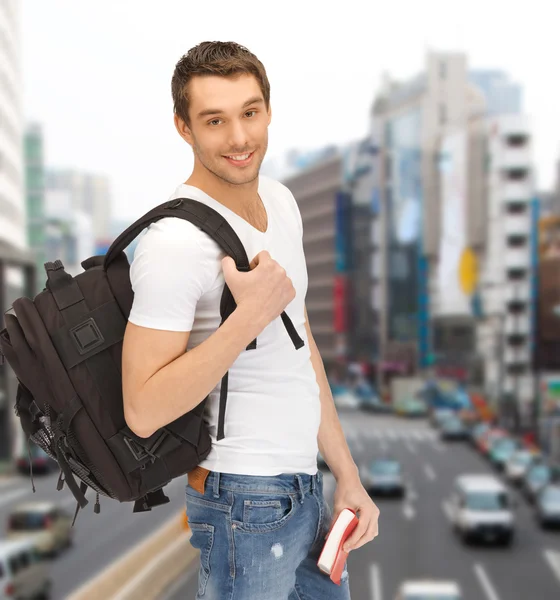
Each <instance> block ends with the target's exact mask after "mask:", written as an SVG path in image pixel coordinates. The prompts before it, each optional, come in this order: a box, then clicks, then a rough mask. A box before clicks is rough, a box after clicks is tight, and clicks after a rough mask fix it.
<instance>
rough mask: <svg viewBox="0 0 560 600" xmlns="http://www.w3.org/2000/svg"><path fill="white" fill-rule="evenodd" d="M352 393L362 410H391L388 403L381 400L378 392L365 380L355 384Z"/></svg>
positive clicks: (381, 411)
mask: <svg viewBox="0 0 560 600" xmlns="http://www.w3.org/2000/svg"><path fill="white" fill-rule="evenodd" d="M354 393H355V394H356V396H357V398H358V401H359V403H360V408H361V409H362V410H366V411H371V412H376V413H388V412H392V410H393V409H392V407H391V405H390V404H387V403H386V402H383V401H382V400H381V398H380V397H379V394H378V393H377V392H376V391H375V390H374V389H373V387H372V386H371V385H370V384H369V383H367V382H361V383H360V384H358V385H356V387H355V388H354Z"/></svg>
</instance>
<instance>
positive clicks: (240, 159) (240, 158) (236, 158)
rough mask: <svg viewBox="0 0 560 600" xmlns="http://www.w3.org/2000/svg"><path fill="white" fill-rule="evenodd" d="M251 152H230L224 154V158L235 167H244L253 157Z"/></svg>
mask: <svg viewBox="0 0 560 600" xmlns="http://www.w3.org/2000/svg"><path fill="white" fill-rule="evenodd" d="M253 154H254V151H253V152H246V153H245V154H230V155H226V156H224V158H225V159H226V160H227V161H228V162H229V163H230V164H232V165H235V166H236V167H244V166H246V165H248V164H249V163H250V162H251V160H252V159H253Z"/></svg>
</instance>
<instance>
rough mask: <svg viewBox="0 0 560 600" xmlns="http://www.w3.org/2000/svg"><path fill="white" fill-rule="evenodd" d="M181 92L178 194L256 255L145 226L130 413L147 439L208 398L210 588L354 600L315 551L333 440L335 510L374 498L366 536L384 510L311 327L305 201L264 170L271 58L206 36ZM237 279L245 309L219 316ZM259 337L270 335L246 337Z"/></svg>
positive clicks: (198, 540) (200, 541) (194, 486)
mask: <svg viewBox="0 0 560 600" xmlns="http://www.w3.org/2000/svg"><path fill="white" fill-rule="evenodd" d="M172 95H173V102H174V114H175V116H174V119H175V126H176V128H177V131H178V132H179V134H180V136H181V137H182V138H183V139H184V140H185V141H186V142H187V143H188V144H189V146H191V148H192V150H193V153H194V169H193V172H192V174H191V176H190V177H189V178H188V180H187V181H186V182H185V183H182V184H180V185H179V186H178V187H177V189H176V190H175V192H174V193H173V195H172V196H171V198H175V197H181V196H186V197H191V198H194V199H195V200H199V201H200V202H204V203H206V204H208V205H209V206H211V207H212V208H214V209H215V210H217V211H219V212H220V213H221V214H222V215H224V216H225V218H226V219H227V221H228V222H229V223H230V224H231V226H232V227H233V229H234V230H235V231H236V233H237V235H238V236H239V238H240V240H241V241H242V243H243V245H244V247H245V249H246V251H247V255H248V256H249V258H250V259H251V257H253V260H252V262H251V270H250V271H249V272H247V273H243V272H239V271H237V269H236V268H235V264H234V262H233V261H232V259H231V258H229V257H225V255H224V253H223V252H222V251H221V249H220V248H219V247H218V245H217V244H216V243H215V242H213V241H212V240H211V239H210V238H209V237H208V236H207V235H206V234H204V233H203V232H202V231H201V230H199V229H198V228H197V227H195V226H194V225H192V224H190V223H188V222H186V221H182V220H180V219H177V218H166V219H162V220H160V221H159V222H158V223H155V224H154V225H152V226H150V227H149V228H148V230H147V232H146V233H145V234H144V236H143V237H142V238H140V241H139V243H138V247H137V249H136V252H135V256H134V261H133V263H132V265H131V271H130V274H131V281H132V285H133V289H134V293H135V296H134V304H133V307H132V311H131V313H130V317H129V324H128V326H127V330H126V335H125V340H124V347H123V365H122V374H123V394H124V405H125V417H126V420H127V423H128V425H129V426H130V428H131V429H132V430H133V431H135V433H137V434H138V435H140V436H142V437H148V436H149V435H151V434H152V433H153V432H154V431H156V430H157V429H159V428H160V427H162V426H164V425H166V424H168V423H170V422H171V421H174V420H175V419H177V418H178V417H180V416H181V415H183V414H184V413H186V412H187V411H189V410H191V409H192V408H193V407H195V406H196V405H197V404H199V403H200V402H202V401H203V400H204V399H205V398H206V397H207V396H209V398H208V401H207V404H206V409H205V418H206V421H207V423H208V426H209V430H210V434H211V437H212V450H211V452H210V454H209V456H208V457H207V458H206V459H205V460H203V461H202V462H201V464H200V465H199V467H197V469H195V471H194V472H192V473H189V482H188V485H187V488H186V505H187V516H188V519H189V525H190V528H191V531H192V538H191V543H192V545H193V546H194V547H196V548H199V549H200V552H201V555H200V557H201V566H200V572H199V582H198V595H197V598H206V599H209V600H285V599H288V598H289V599H290V600H319V599H321V600H335V599H340V600H342V599H344V600H347V599H348V598H349V597H350V593H349V587H348V576H347V573H345V574H344V576H343V580H342V582H341V585H340V586H337V585H335V584H334V583H332V582H331V581H330V579H329V577H328V576H326V575H324V574H323V573H321V572H320V571H319V569H318V567H317V564H316V563H317V558H318V555H319V552H320V550H321V547H322V543H323V541H324V536H325V534H326V533H327V531H328V528H329V527H330V524H331V522H332V518H333V515H331V514H330V512H329V507H328V506H327V503H326V502H325V500H324V497H323V487H322V474H321V472H320V471H318V469H317V451H318V449H319V450H320V452H321V454H322V455H323V457H324V458H325V460H326V461H327V463H328V465H329V467H330V469H331V471H332V473H333V474H334V477H335V479H336V483H337V486H336V493H335V497H334V516H336V515H337V514H338V512H340V510H342V509H343V508H344V507H350V508H353V509H355V510H357V511H359V517H360V522H359V526H358V527H357V529H356V530H355V532H354V535H353V536H352V537H351V538H350V539H349V545H350V548H351V549H355V548H359V547H360V546H362V545H364V544H365V543H367V542H369V541H371V540H372V539H373V538H374V537H375V536H376V535H377V532H378V529H377V519H378V514H379V511H378V509H377V507H376V506H375V505H374V504H373V502H372V501H371V499H370V498H369V496H368V494H367V493H366V491H365V490H364V488H363V487H362V485H361V483H360V479H359V475H358V470H357V467H356V465H355V464H354V462H353V460H352V456H351V454H350V452H349V450H348V446H347V444H346V441H345V438H344V434H343V431H342V428H341V425H340V422H339V420H338V416H337V413H336V410H335V407H334V403H333V399H332V396H331V393H330V388H329V385H328V382H327V378H326V375H325V371H324V368H323V363H322V360H321V357H320V355H319V352H318V350H317V346H316V344H315V342H314V340H313V336H312V335H311V330H310V327H309V323H308V319H307V311H306V309H305V304H304V299H305V295H306V292H307V283H308V280H307V270H306V264H305V257H304V252H303V245H302V234H303V230H302V221H301V216H300V213H299V209H298V205H297V203H296V201H295V199H294V197H293V195H292V194H291V192H290V191H289V190H288V189H287V188H286V187H285V186H283V185H282V184H281V183H279V182H277V181H274V180H272V179H270V178H267V177H263V176H262V175H261V176H259V168H260V166H261V163H262V161H263V158H264V156H265V153H266V150H267V145H268V125H269V124H270V120H271V106H270V85H269V82H268V79H267V76H266V72H265V69H264V67H263V65H262V64H261V62H260V61H259V60H258V59H257V58H256V57H255V56H254V55H253V54H252V53H251V52H249V51H248V50H247V49H246V48H244V47H242V46H240V45H238V44H235V43H222V42H204V43H202V44H199V45H198V46H196V47H195V48H192V49H191V50H190V51H189V52H188V54H186V55H185V56H183V57H182V58H181V59H180V61H179V62H178V63H177V65H176V67H175V72H174V74H173V78H172ZM178 273H180V274H181V275H180V276H177V274H178ZM224 283H227V285H228V286H229V288H230V290H231V292H232V294H233V296H234V298H235V300H236V304H237V308H236V310H235V311H234V313H233V314H232V315H231V316H230V317H229V318H228V319H227V320H226V321H225V322H224V324H223V325H222V326H221V327H219V324H220V310H219V305H220V298H221V295H222V290H223V287H224ZM284 309H285V310H286V312H287V313H288V314H289V316H290V318H291V320H292V322H293V324H294V326H295V328H296V330H297V332H298V334H299V335H300V337H301V338H302V339H303V340H304V342H305V345H304V346H303V347H302V348H300V349H298V350H296V349H295V348H294V345H293V342H292V341H291V339H290V337H289V336H288V335H287V332H286V330H285V329H284V327H283V324H282V320H281V319H279V318H278V317H279V316H280V314H281V313H282V311H283V310H284ZM255 338H257V348H256V349H255V350H249V351H246V350H245V348H246V347H247V345H248V344H249V343H250V342H251V341H252V340H253V339H255ZM147 349H149V352H148V351H147ZM185 350H186V351H185ZM226 371H229V388H228V399H227V412H226V419H225V437H224V438H223V439H220V440H218V439H217V437H218V436H217V421H218V405H219V396H220V382H221V379H222V377H223V376H224V374H225V373H226Z"/></svg>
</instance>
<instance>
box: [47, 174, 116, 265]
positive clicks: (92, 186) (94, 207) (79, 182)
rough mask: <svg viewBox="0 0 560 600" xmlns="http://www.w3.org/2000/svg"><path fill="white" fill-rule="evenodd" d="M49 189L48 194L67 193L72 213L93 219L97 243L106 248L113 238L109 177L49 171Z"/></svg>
mask: <svg viewBox="0 0 560 600" xmlns="http://www.w3.org/2000/svg"><path fill="white" fill-rule="evenodd" d="M46 188H47V190H48V191H49V192H59V191H60V192H66V193H67V194H68V197H69V198H70V201H71V210H76V211H81V212H83V213H86V214H88V215H90V216H91V218H92V224H93V236H94V239H95V241H96V243H97V242H98V241H99V242H100V244H101V245H103V244H104V243H105V242H106V240H107V239H108V238H109V237H110V234H111V220H112V199H111V189H110V183H109V179H108V178H107V177H106V176H104V175H97V174H91V173H83V172H81V171H76V170H72V169H48V170H47V173H46ZM83 258H87V256H86V257H83ZM83 258H82V259H81V260H83Z"/></svg>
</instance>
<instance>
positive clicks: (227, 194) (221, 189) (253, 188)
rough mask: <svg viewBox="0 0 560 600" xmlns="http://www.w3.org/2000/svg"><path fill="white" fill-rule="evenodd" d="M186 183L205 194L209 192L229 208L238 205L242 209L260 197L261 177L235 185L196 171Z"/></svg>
mask: <svg viewBox="0 0 560 600" xmlns="http://www.w3.org/2000/svg"><path fill="white" fill-rule="evenodd" d="M185 185H192V186H193V187H196V188H198V189H199V190H202V191H203V192H204V193H205V194H208V195H209V196H210V197H211V198H214V200H217V201H218V202H220V204H223V205H224V206H227V207H228V208H231V207H237V208H238V209H241V210H242V208H243V207H245V206H251V205H253V204H254V202H255V201H256V200H257V199H258V190H259V178H258V177H257V178H256V179H255V180H253V181H251V182H249V183H246V184H244V185H233V184H229V183H227V182H225V181H223V180H217V179H216V178H213V181H212V180H208V178H205V177H200V176H197V175H195V174H194V173H193V174H192V175H191V176H190V177H189V178H188V179H187V181H185Z"/></svg>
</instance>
